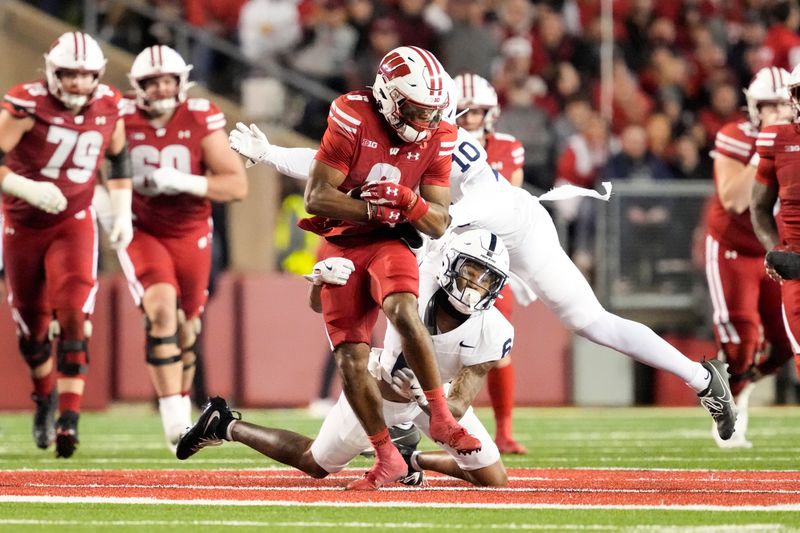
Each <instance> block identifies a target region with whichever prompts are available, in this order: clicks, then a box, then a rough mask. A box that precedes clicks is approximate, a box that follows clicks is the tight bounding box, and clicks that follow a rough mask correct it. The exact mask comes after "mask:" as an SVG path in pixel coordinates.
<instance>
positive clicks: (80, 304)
mask: <svg viewBox="0 0 800 533" xmlns="http://www.w3.org/2000/svg"><path fill="white" fill-rule="evenodd" d="M80 215H81V214H80V213H79V215H76V216H75V217H72V218H68V219H66V220H64V221H63V222H60V223H59V233H58V236H57V237H56V239H54V240H53V242H52V243H51V245H50V247H49V249H48V251H47V255H46V256H45V271H46V276H47V290H48V299H49V301H50V303H51V305H52V307H53V314H54V317H55V322H56V324H57V325H54V326H53V328H52V329H53V331H56V332H57V334H58V342H57V345H56V369H57V370H58V381H57V388H58V405H59V412H60V416H59V418H58V421H57V422H56V456H57V457H64V458H67V457H71V456H72V454H73V453H75V449H76V448H77V445H78V442H79V438H78V419H79V416H80V411H81V400H82V398H83V392H84V388H85V383H86V377H87V374H88V372H89V337H90V336H91V322H90V319H91V314H92V313H93V312H94V304H95V296H96V293H97V249H98V248H97V246H98V233H97V226H96V224H95V222H94V219H93V217H92V216H91V214H90V213H89V210H86V211H84V212H83V216H80Z"/></svg>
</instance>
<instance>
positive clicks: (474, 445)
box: [430, 420, 482, 455]
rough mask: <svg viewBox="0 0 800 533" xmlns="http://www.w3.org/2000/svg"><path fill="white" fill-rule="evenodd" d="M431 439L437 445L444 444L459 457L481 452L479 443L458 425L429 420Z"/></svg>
mask: <svg viewBox="0 0 800 533" xmlns="http://www.w3.org/2000/svg"><path fill="white" fill-rule="evenodd" d="M430 432H431V438H432V439H433V440H435V441H436V442H438V443H439V444H445V445H447V446H449V447H450V448H453V449H454V450H455V451H457V452H458V453H460V454H461V455H469V454H471V453H473V452H479V451H481V447H482V445H481V441H480V440H478V439H476V438H475V437H473V436H472V435H470V434H469V433H468V432H467V430H466V429H464V428H463V427H461V426H460V425H458V424H448V423H446V422H445V423H439V424H434V422H433V420H431V427H430Z"/></svg>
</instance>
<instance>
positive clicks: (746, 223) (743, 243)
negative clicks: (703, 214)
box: [708, 120, 765, 255]
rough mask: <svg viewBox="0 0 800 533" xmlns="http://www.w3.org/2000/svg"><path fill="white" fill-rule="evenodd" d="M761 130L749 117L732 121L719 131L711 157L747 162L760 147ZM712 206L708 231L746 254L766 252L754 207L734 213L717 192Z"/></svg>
mask: <svg viewBox="0 0 800 533" xmlns="http://www.w3.org/2000/svg"><path fill="white" fill-rule="evenodd" d="M756 137H758V130H757V129H756V128H755V126H753V125H752V124H751V123H750V121H749V120H740V121H733V122H728V123H727V124H725V125H724V126H722V128H720V130H719V131H718V132H717V136H716V138H715V139H714V150H713V151H712V152H711V157H717V155H724V156H726V157H730V158H732V159H735V160H737V161H739V162H741V163H744V164H745V165H746V164H748V163H749V162H750V158H751V157H753V153H754V152H755V151H756V146H755V141H756ZM717 179H718V177H717V174H716V172H715V173H714V186H715V191H718V190H719V184H718V183H717ZM710 203H711V205H710V206H709V210H708V233H709V234H710V235H711V236H712V237H714V239H715V240H717V241H719V242H720V243H722V244H723V245H725V246H726V247H728V248H731V249H734V250H736V251H737V252H739V253H741V254H745V255H764V253H765V252H764V247H763V246H762V245H761V242H760V241H759V240H758V238H757V237H756V234H755V231H753V223H752V222H750V210H749V209H747V210H745V211H744V212H743V213H739V214H738V215H737V214H736V213H731V212H730V211H728V210H726V209H725V208H724V207H723V206H722V201H721V200H720V199H719V193H718V192H715V194H714V196H712V197H711V200H710Z"/></svg>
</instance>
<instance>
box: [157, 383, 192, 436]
mask: <svg viewBox="0 0 800 533" xmlns="http://www.w3.org/2000/svg"><path fill="white" fill-rule="evenodd" d="M184 405H185V403H184V400H183V398H182V397H181V395H180V394H173V395H171V396H164V397H163V398H159V399H158V412H159V413H161V425H162V426H163V427H164V435H165V436H166V438H167V441H169V442H171V443H176V442H178V439H179V438H180V436H181V432H182V431H183V430H184V429H186V428H187V427H188V426H191V425H192V424H191V421H189V424H188V426H187V424H186V414H185V413H186V410H185V407H184Z"/></svg>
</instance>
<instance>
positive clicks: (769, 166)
mask: <svg viewBox="0 0 800 533" xmlns="http://www.w3.org/2000/svg"><path fill="white" fill-rule="evenodd" d="M797 127H798V126H797V124H776V125H773V126H767V127H765V128H763V129H762V130H761V132H760V133H759V134H758V139H757V140H756V148H757V150H758V154H759V155H760V156H761V162H760V163H759V165H758V173H757V174H756V179H757V180H759V181H760V182H761V183H763V184H764V185H767V186H777V187H778V198H779V200H780V205H781V210H780V220H779V223H778V235H779V237H780V240H781V244H783V245H785V246H789V247H790V248H792V249H794V250H800V180H798V179H797V176H798V173H800V134H798V130H797ZM780 287H781V295H782V297H783V307H784V319H785V320H786V325H787V331H786V333H787V334H788V335H789V339H790V341H791V343H792V347H793V349H794V353H796V354H798V353H800V344H798V340H800V281H784V282H782V283H781V285H780Z"/></svg>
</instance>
